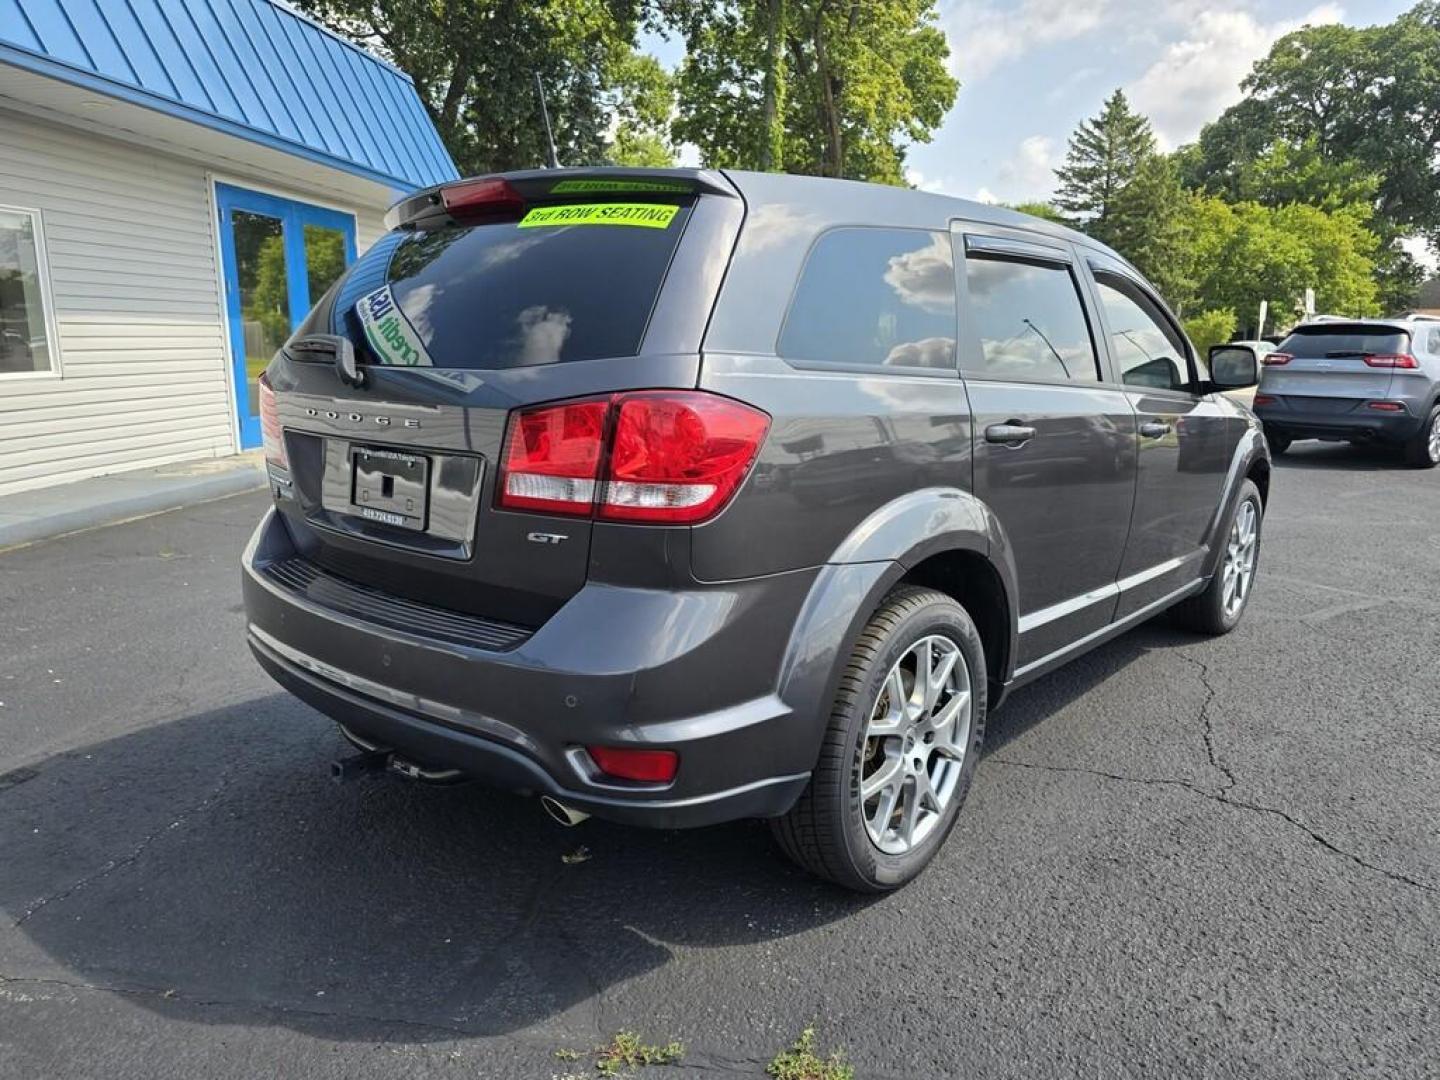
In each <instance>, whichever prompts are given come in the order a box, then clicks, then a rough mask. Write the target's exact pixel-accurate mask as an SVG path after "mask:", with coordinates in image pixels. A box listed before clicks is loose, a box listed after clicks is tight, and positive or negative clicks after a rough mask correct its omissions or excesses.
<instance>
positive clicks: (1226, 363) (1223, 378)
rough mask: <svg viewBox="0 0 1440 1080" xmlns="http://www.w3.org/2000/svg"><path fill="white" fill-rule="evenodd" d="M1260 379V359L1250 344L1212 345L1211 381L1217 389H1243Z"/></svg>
mask: <svg viewBox="0 0 1440 1080" xmlns="http://www.w3.org/2000/svg"><path fill="white" fill-rule="evenodd" d="M1259 381H1260V361H1259V360H1258V359H1257V358H1256V356H1255V350H1254V349H1252V348H1251V347H1250V346H1249V345H1212V346H1210V382H1211V383H1213V384H1214V386H1215V389H1217V390H1243V389H1244V388H1245V387H1247V386H1254V385H1255V384H1256V383H1258V382H1259Z"/></svg>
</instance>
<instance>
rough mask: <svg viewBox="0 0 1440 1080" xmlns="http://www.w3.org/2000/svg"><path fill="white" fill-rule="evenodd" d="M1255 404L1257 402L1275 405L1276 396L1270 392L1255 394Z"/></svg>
mask: <svg viewBox="0 0 1440 1080" xmlns="http://www.w3.org/2000/svg"><path fill="white" fill-rule="evenodd" d="M1255 404H1256V405H1274V404H1275V398H1274V397H1273V396H1271V395H1270V394H1256V395H1255Z"/></svg>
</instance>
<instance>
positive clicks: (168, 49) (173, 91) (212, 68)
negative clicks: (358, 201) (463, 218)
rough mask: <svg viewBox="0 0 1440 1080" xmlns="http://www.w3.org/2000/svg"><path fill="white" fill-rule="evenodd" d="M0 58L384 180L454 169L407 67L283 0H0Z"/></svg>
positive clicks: (438, 177)
mask: <svg viewBox="0 0 1440 1080" xmlns="http://www.w3.org/2000/svg"><path fill="white" fill-rule="evenodd" d="M0 63H8V64H13V65H15V66H17V67H21V68H25V69H28V70H30V71H35V72H38V73H39V74H42V75H48V76H51V77H52V78H56V79H60V80H63V81H65V82H68V83H72V84H77V85H82V86H85V87H87V88H89V89H91V90H94V91H96V92H97V93H102V94H109V95H111V96H113V97H118V98H122V99H124V100H127V101H131V102H134V103H136V104H139V105H145V106H148V107H150V108H153V109H157V110H160V111H162V112H166V113H169V114H171V115H173V116H179V117H183V118H184V119H187V120H191V121H193V122H195V123H197V124H201V125H204V126H205V127H209V128H213V129H216V130H219V131H224V132H227V133H229V134H232V135H237V136H239V137H241V138H245V139H249V140H251V141H253V142H258V143H261V144H263V145H266V146H270V147H273V148H275V149H279V150H284V151H287V152H289V153H293V154H298V155H300V156H302V157H305V158H308V159H310V160H312V161H318V162H320V163H322V164H326V165H331V166H333V167H335V168H338V169H344V170H345V171H347V172H351V173H355V174H356V175H359V176H363V177H366V178H367V179H370V180H375V181H378V182H381V183H384V184H387V185H390V186H392V187H398V188H402V189H413V188H418V187H426V186H428V185H430V184H436V183H440V182H441V181H444V180H450V179H453V178H454V177H455V176H456V175H457V173H456V170H455V163H454V162H453V161H451V160H450V155H449V154H448V153H446V151H445V147H444V145H443V144H442V143H441V141H440V135H439V133H438V132H437V131H436V130H435V126H434V125H433V124H432V123H431V122H430V118H429V116H428V115H427V114H426V112H425V108H424V106H423V105H421V103H420V98H419V95H418V94H417V93H416V92H415V86H414V84H413V83H412V82H411V81H410V78H409V77H408V76H407V75H405V74H404V73H403V72H401V71H399V70H397V69H396V68H394V67H392V66H391V65H389V64H387V63H385V62H384V61H382V60H379V59H377V58H376V57H374V56H371V55H370V54H369V53H367V52H366V51H365V50H363V49H361V48H359V47H358V46H356V45H354V44H352V43H351V42H348V41H345V40H344V39H342V38H340V37H338V36H337V35H335V34H332V33H331V32H330V31H329V30H326V29H325V28H323V27H321V26H320V25H318V24H317V23H315V22H312V21H311V20H310V19H307V18H306V17H305V16H303V15H300V14H298V13H297V12H295V11H293V10H292V9H290V8H289V7H286V6H285V5H284V4H283V3H279V2H278V0H0Z"/></svg>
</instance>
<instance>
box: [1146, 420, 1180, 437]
mask: <svg viewBox="0 0 1440 1080" xmlns="http://www.w3.org/2000/svg"><path fill="white" fill-rule="evenodd" d="M1174 430H1175V429H1174V428H1172V427H1171V426H1170V425H1169V424H1167V423H1165V422H1164V421H1162V420H1146V421H1145V423H1143V424H1141V425H1140V434H1141V435H1144V436H1145V438H1147V439H1163V438H1164V437H1165V436H1166V435H1169V434H1170V432H1172V431H1174Z"/></svg>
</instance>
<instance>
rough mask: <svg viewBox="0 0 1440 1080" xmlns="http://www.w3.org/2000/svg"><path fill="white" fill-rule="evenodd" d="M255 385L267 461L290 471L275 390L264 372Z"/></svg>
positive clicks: (261, 435) (261, 437)
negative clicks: (258, 399)
mask: <svg viewBox="0 0 1440 1080" xmlns="http://www.w3.org/2000/svg"><path fill="white" fill-rule="evenodd" d="M255 385H256V388H257V390H258V391H259V397H260V440H261V444H262V445H263V446H264V447H265V460H266V461H268V462H269V463H270V464H271V465H278V466H280V468H282V469H288V468H290V459H289V458H288V457H287V456H286V454H285V432H284V431H283V430H282V429H281V427H280V411H279V409H277V408H276V406H275V389H274V387H272V386H271V385H270V377H269V376H268V375H266V374H265V372H263V371H262V372H261V373H260V378H258V379H256V380H255Z"/></svg>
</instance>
